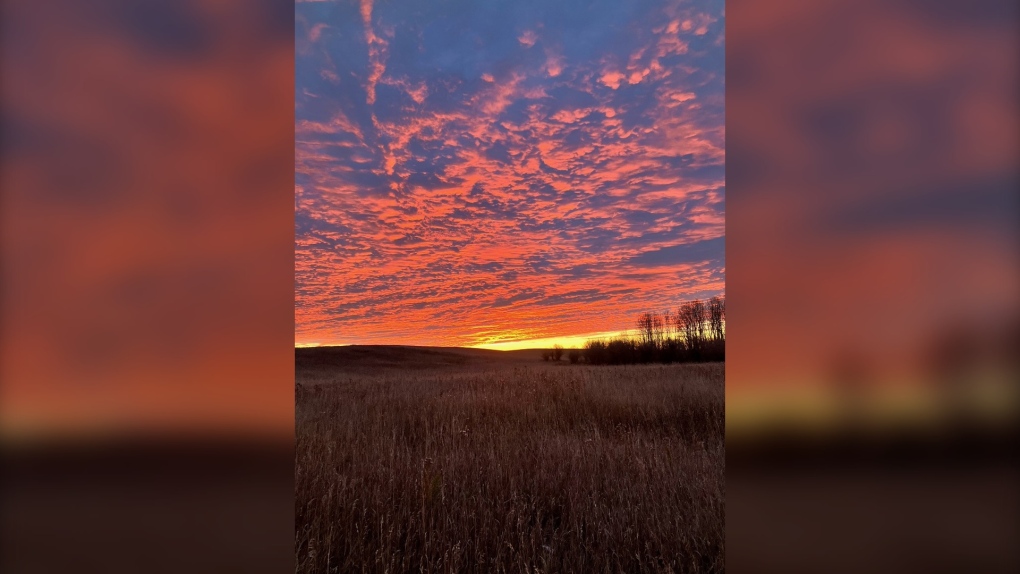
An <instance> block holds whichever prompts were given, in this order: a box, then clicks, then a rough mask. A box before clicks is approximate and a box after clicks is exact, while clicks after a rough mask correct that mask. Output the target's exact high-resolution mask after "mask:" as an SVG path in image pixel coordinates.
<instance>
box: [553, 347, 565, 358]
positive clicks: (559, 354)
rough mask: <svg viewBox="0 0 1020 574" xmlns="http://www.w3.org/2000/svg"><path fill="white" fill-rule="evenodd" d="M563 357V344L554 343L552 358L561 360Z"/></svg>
mask: <svg viewBox="0 0 1020 574" xmlns="http://www.w3.org/2000/svg"><path fill="white" fill-rule="evenodd" d="M562 358H563V346H562V345H553V350H552V360H554V361H559V360H560V359H562Z"/></svg>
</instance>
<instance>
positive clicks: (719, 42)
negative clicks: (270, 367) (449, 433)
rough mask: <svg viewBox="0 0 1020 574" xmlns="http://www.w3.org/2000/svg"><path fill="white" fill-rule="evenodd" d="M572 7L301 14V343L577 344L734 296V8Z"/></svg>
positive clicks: (354, 5)
mask: <svg viewBox="0 0 1020 574" xmlns="http://www.w3.org/2000/svg"><path fill="white" fill-rule="evenodd" d="M570 2H579V0H565V1H564V2H563V3H556V4H555V5H552V4H549V3H545V2H539V1H537V0H523V4H522V3H521V2H502V1H496V2H485V3H468V4H464V5H459V6H458V8H457V10H456V11H453V10H450V9H449V8H448V7H446V8H444V6H445V5H423V4H420V3H412V2H408V1H407V0H394V1H393V2H386V3H382V2H373V1H372V0H361V1H360V3H359V2H329V3H325V2H299V3H298V4H297V30H296V35H297V44H296V57H297V61H296V93H295V98H296V103H295V105H296V110H295V140H296V143H295V162H296V168H295V172H296V173H295V273H296V277H295V279H296V290H295V345H296V346H309V345H313V344H354V343H357V344H394V345H425V346H453V347H483V348H511V347H513V346H515V345H520V344H523V343H522V342H526V341H527V342H535V341H561V340H562V341H578V340H580V339H581V338H583V337H587V336H588V335H590V334H597V333H616V332H620V331H624V330H628V329H631V328H633V327H634V326H635V322H636V320H637V317H638V315H640V314H641V313H643V312H646V311H652V312H661V311H663V310H665V309H675V308H676V306H677V305H678V304H679V303H680V302H681V301H683V300H686V299H693V298H696V297H697V298H702V299H707V298H709V297H711V296H713V295H720V294H722V293H723V290H724V281H725V279H724V278H725V260H724V243H725V239H724V237H725V222H724V200H725V182H724V162H725V154H724V147H725V141H724V140H725V132H724V117H723V103H724V102H723V91H724V83H723V61H724V57H723V55H724V54H723V43H724V17H723V3H722V2H721V1H705V2H700V1H699V2H698V3H696V4H692V3H689V2H676V1H672V0H670V1H666V2H662V1H643V2H634V3H615V2H601V3H599V2H596V4H595V5H588V4H586V5H585V6H587V8H585V9H584V10H581V9H580V8H581V5H580V4H578V5H576V6H571V5H570ZM589 4H590V3H589ZM578 14H584V15H583V16H581V17H579V16H578ZM494 22H499V23H500V24H499V25H498V26H493V23H494ZM450 30H457V31H458V33H456V34H452V33H450ZM327 342H330V343H327ZM533 344H534V343H533ZM561 344H562V343H561ZM564 346H567V345H564Z"/></svg>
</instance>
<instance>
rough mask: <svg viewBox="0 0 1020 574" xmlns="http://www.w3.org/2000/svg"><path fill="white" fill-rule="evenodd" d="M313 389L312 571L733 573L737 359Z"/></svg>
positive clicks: (299, 469) (305, 390)
mask: <svg viewBox="0 0 1020 574" xmlns="http://www.w3.org/2000/svg"><path fill="white" fill-rule="evenodd" d="M326 378H328V377H326ZM301 380H302V376H301V374H300V373H299V383H300V382H301ZM298 395H299V396H298V400H297V414H296V416H297V420H296V426H297V431H296V432H297V461H296V540H295V550H296V554H297V570H298V572H309V573H311V572H394V573H395V572H583V573H596V572H717V571H722V570H723V542H724V525H723V516H724V513H723V511H724V478H723V473H724V445H723V437H724V421H723V413H724V409H723V396H724V392H723V367H722V365H721V364H695V365H690V364H688V365H638V366H616V367H589V366H567V365H561V366H551V365H550V366H541V365H538V366H502V367H496V368H493V369H491V370H487V371H472V370H465V371H463V372H457V371H456V370H454V371H450V370H446V371H431V372H430V371H427V370H423V371H418V372H416V373H408V374H404V375H399V374H396V373H390V374H389V375H384V376H379V377H367V376H337V377H335V380H332V381H329V382H323V383H322V384H318V385H315V386H314V387H309V386H308V385H303V386H301V387H300V388H299V392H298Z"/></svg>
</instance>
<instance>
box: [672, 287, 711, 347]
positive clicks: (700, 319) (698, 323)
mask: <svg viewBox="0 0 1020 574" xmlns="http://www.w3.org/2000/svg"><path fill="white" fill-rule="evenodd" d="M676 324H677V328H678V329H679V330H680V332H681V333H683V338H684V343H685V344H686V346H687V348H688V349H697V348H699V347H700V346H701V342H702V341H704V339H705V304H704V303H703V302H702V301H701V300H700V299H695V300H694V301H686V302H684V303H682V304H681V305H680V308H679V309H678V310H677V314H676Z"/></svg>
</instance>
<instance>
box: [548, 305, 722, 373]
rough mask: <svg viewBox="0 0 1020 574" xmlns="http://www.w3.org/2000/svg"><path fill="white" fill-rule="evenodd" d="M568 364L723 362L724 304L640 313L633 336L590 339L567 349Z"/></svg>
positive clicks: (558, 351)
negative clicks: (635, 333) (582, 344)
mask: <svg viewBox="0 0 1020 574" xmlns="http://www.w3.org/2000/svg"><path fill="white" fill-rule="evenodd" d="M566 354H567V359H568V360H569V361H570V362H571V363H580V362H584V363H587V364H590V365H628V364H635V363H682V362H707V361H724V360H725V359H726V300H725V299H723V298H721V297H712V298H711V299H709V300H708V301H702V300H701V299H695V300H693V301H685V302H683V303H681V304H680V306H679V307H678V308H677V309H676V310H675V311H672V310H671V311H666V312H664V313H662V314H659V313H643V314H642V315H641V316H640V317H639V318H638V321H637V335H636V336H629V337H616V338H612V339H592V340H589V341H587V342H586V343H585V345H584V348H583V349H570V350H569V351H567V353H566ZM563 355H564V349H563V348H562V347H560V346H559V345H557V346H556V347H554V348H553V349H552V350H549V351H545V352H543V354H542V359H543V360H546V361H559V360H561V359H562V358H563Z"/></svg>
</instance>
